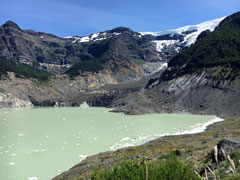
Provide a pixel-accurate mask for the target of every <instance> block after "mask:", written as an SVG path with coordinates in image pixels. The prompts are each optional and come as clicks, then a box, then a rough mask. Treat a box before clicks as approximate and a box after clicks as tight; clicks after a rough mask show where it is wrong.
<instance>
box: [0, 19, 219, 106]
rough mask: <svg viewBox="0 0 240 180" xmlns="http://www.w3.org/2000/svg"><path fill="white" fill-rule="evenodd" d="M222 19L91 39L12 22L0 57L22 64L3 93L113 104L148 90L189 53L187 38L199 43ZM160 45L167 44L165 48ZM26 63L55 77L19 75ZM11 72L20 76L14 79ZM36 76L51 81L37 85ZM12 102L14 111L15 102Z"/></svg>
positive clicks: (30, 99) (43, 101)
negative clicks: (178, 56)
mask: <svg viewBox="0 0 240 180" xmlns="http://www.w3.org/2000/svg"><path fill="white" fill-rule="evenodd" d="M220 20H221V19H218V20H214V21H210V22H207V23H203V24H201V25H196V26H195V27H194V26H191V27H189V28H187V27H183V28H180V29H182V30H179V29H177V30H175V31H174V30H171V31H165V32H164V33H163V32H162V33H152V34H151V33H150V34H149V33H138V32H134V31H132V30H131V29H129V28H126V27H118V28H115V29H112V30H108V31H104V32H98V33H94V34H91V35H90V36H86V37H80V36H71V37H64V38H62V37H57V36H55V35H52V34H47V33H43V32H35V31H33V30H23V29H21V28H20V27H19V26H18V25H17V24H16V23H14V22H12V21H8V22H6V23H5V24H4V25H2V26H0V55H1V56H3V59H5V60H6V59H9V60H10V61H15V62H16V64H15V65H14V64H12V63H10V64H11V65H12V67H11V68H10V70H9V66H8V70H6V68H5V70H4V73H2V74H4V76H5V77H1V78H2V79H3V81H2V82H1V84H0V90H1V92H4V93H5V95H6V93H8V94H10V97H12V98H17V99H20V100H25V101H27V104H29V103H33V104H34V105H54V104H55V103H56V102H57V103H58V104H62V105H79V104H80V103H81V102H83V101H87V102H88V103H90V104H91V105H101V106H106V105H110V104H111V102H112V101H113V99H116V98H117V99H118V98H121V97H122V96H123V95H124V96H125V95H126V94H127V93H129V92H131V93H132V92H135V91H137V90H140V89H141V88H142V87H144V86H145V82H147V81H148V80H149V79H150V75H151V76H152V75H153V77H156V75H158V74H159V73H161V72H162V70H163V69H164V68H166V66H167V63H168V61H169V59H171V58H172V57H174V56H175V55H176V54H177V53H178V52H179V51H181V50H183V49H185V48H188V46H189V43H188V41H186V40H185V39H189V38H190V37H192V38H191V42H195V41H196V34H198V33H200V32H202V31H203V30H206V29H209V30H213V29H214V26H217V24H218V23H219V21H220ZM173 32H174V33H173ZM173 41H174V43H172V44H171V42H173ZM156 42H161V43H162V44H161V46H162V48H161V49H159V47H158V46H156ZM158 44H159V43H158ZM24 64H25V65H28V67H32V68H33V69H35V70H36V69H39V70H45V71H47V72H49V73H52V74H53V75H54V76H51V77H49V74H47V72H44V71H41V73H43V72H44V73H43V74H44V76H43V78H42V76H39V74H41V73H35V71H34V70H33V71H34V73H35V74H32V70H30V69H29V68H28V70H27V73H25V74H24V73H23V72H22V71H16V67H17V66H21V67H23V65H24ZM16 65H17V66H16ZM12 69H14V71H13V70H12ZM7 71H12V72H14V74H11V75H9V73H6V72H7ZM24 72H25V70H24ZM37 72H38V71H37ZM6 74H7V75H6ZM36 74H37V75H38V76H36ZM19 77H25V79H23V78H21V79H19ZM36 77H37V78H38V79H40V80H41V79H45V80H46V79H48V81H46V82H41V83H36V82H35V80H34V78H36ZM153 77H152V78H153ZM29 78H30V79H29ZM9 80H10V81H9ZM16 84H17V85H16ZM118 84H119V86H118ZM93 94H95V95H93ZM5 95H4V97H5ZM6 99H9V98H6ZM10 99H11V98H10ZM7 102H8V103H7V104H8V106H9V104H11V103H9V101H7ZM11 102H15V101H11ZM5 104H6V103H5ZM13 104H14V103H13ZM2 106H5V105H4V104H3V105H2ZM10 106H11V105H10Z"/></svg>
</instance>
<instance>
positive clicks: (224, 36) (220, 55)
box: [164, 12, 240, 80]
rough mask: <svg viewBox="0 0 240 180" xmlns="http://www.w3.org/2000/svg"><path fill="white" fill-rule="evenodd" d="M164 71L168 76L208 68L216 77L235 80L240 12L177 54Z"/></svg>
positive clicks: (238, 64)
mask: <svg viewBox="0 0 240 180" xmlns="http://www.w3.org/2000/svg"><path fill="white" fill-rule="evenodd" d="M169 67H170V68H171V70H168V71H166V72H165V73H164V75H165V76H164V77H165V78H167V79H173V78H174V77H178V76H182V75H184V74H188V73H194V72H201V71H202V70H203V69H208V70H210V72H211V75H212V77H213V78H215V79H224V80H225V79H230V80H234V79H235V78H236V77H237V76H239V75H240V72H239V67H240V12H238V13H235V14H233V15H231V16H229V17H227V18H226V19H224V20H223V21H222V22H221V23H220V24H219V26H218V27H217V28H216V29H215V30H214V31H213V32H212V33H210V34H209V33H208V35H207V36H205V37H204V38H200V40H199V41H197V42H196V43H195V44H194V45H192V46H191V47H190V48H189V49H186V50H184V51H182V52H181V53H179V54H178V55H176V56H175V57H174V58H173V59H172V60H171V61H170V62H169Z"/></svg>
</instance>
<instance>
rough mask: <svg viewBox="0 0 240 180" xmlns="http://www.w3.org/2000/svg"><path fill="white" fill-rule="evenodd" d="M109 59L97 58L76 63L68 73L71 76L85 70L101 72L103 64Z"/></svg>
mask: <svg viewBox="0 0 240 180" xmlns="http://www.w3.org/2000/svg"><path fill="white" fill-rule="evenodd" d="M107 61H108V59H106V58H96V59H91V60H87V61H81V62H78V63H76V64H74V65H73V66H72V67H71V68H69V70H68V71H67V72H66V73H67V74H69V75H70V76H71V77H75V76H78V75H80V74H81V73H82V72H85V71H88V72H99V70H101V69H103V64H104V63H105V62H107Z"/></svg>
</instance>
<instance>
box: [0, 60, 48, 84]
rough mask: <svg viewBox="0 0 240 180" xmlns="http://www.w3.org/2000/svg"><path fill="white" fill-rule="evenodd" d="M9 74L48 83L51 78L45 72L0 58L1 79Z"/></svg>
mask: <svg viewBox="0 0 240 180" xmlns="http://www.w3.org/2000/svg"><path fill="white" fill-rule="evenodd" d="M7 72H14V73H15V75H16V77H20V78H21V77H25V78H35V79H37V80H40V81H46V80H48V78H49V77H50V76H51V74H50V73H48V72H46V71H44V70H39V69H35V68H33V67H31V66H29V65H26V64H20V63H17V62H15V61H13V60H11V59H7V58H6V57H4V56H0V79H1V78H2V76H3V75H7Z"/></svg>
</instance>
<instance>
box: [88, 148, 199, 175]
mask: <svg viewBox="0 0 240 180" xmlns="http://www.w3.org/2000/svg"><path fill="white" fill-rule="evenodd" d="M175 153H177V154H178V153H179V152H174V153H171V154H168V155H167V156H164V157H162V158H161V159H160V160H158V161H157V162H154V163H148V162H146V161H145V160H144V159H143V160H142V161H141V162H138V161H137V160H124V161H123V162H122V163H121V164H120V165H115V166H114V167H113V169H112V170H110V169H103V170H100V169H95V170H94V171H93V173H92V175H91V179H92V180H146V179H149V180H200V178H199V177H198V176H197V175H196V174H195V173H194V172H193V170H192V169H191V167H190V166H189V165H186V164H184V163H182V162H181V161H179V160H178V159H177V157H176V154H175Z"/></svg>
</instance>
